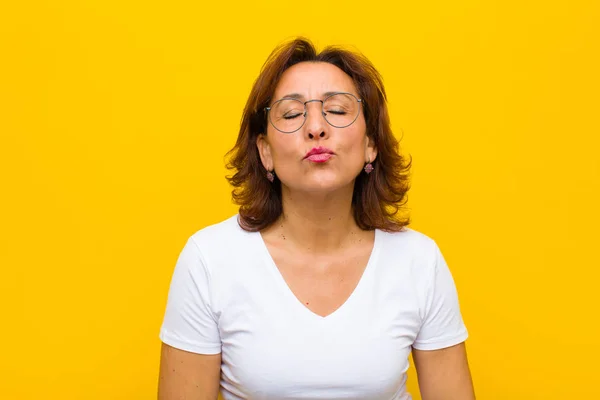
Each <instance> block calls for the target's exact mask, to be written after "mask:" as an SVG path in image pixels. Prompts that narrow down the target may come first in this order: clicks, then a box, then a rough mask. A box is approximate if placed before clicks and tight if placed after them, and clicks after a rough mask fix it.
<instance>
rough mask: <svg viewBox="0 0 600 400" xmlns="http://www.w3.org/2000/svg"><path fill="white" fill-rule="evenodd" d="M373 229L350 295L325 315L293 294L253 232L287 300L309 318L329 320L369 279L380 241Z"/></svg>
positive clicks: (355, 295) (260, 236) (262, 241)
mask: <svg viewBox="0 0 600 400" xmlns="http://www.w3.org/2000/svg"><path fill="white" fill-rule="evenodd" d="M374 231H375V236H374V238H373V248H372V249H371V253H370V255H369V259H368V260H367V265H366V266H365V269H364V270H363V272H362V275H361V277H360V279H359V280H358V283H357V284H356V286H355V287H354V289H353V290H352V292H351V293H350V295H349V296H348V297H347V298H346V300H344V302H343V303H342V304H341V305H340V306H339V307H338V308H336V309H335V310H333V311H332V312H330V313H329V314H327V315H320V314H317V313H315V312H314V311H312V310H311V309H310V308H308V307H307V306H306V305H305V304H304V303H302V301H300V299H299V298H298V297H296V295H295V294H294V292H293V291H292V289H291V288H290V286H289V285H288V283H287V281H286V280H285V278H284V277H283V274H282V273H281V271H280V270H279V267H277V264H276V263H275V260H274V259H273V256H272V255H271V252H270V251H269V248H268V247H267V243H266V242H265V240H264V238H263V237H262V234H261V233H260V232H254V233H255V235H256V237H257V239H258V242H259V247H260V250H261V252H262V253H263V257H264V258H265V260H266V261H267V264H268V268H269V270H270V272H271V273H272V274H273V276H274V278H275V280H276V281H277V285H278V286H279V287H280V289H281V290H282V292H284V295H285V296H286V298H288V300H290V301H289V302H290V303H291V306H293V307H295V308H298V307H300V308H301V310H300V311H301V312H302V313H304V314H308V316H309V317H311V318H314V319H317V320H320V321H325V320H330V319H332V318H333V317H335V316H337V315H339V314H342V313H343V312H344V310H346V309H347V308H349V307H350V306H351V305H352V303H353V302H354V301H355V298H356V297H358V296H359V294H360V291H361V288H362V287H363V286H365V285H366V284H367V283H368V282H367V281H368V280H369V279H370V274H371V270H372V269H373V268H374V264H375V263H376V258H377V253H378V251H379V245H380V242H381V238H380V236H381V232H380V231H379V229H375V230H374Z"/></svg>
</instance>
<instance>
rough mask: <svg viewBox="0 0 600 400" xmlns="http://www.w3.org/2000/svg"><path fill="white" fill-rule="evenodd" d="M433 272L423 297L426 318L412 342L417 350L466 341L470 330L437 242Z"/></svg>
mask: <svg viewBox="0 0 600 400" xmlns="http://www.w3.org/2000/svg"><path fill="white" fill-rule="evenodd" d="M434 253H435V257H434V268H433V273H432V275H430V278H429V279H428V281H429V282H428V284H427V288H426V292H425V296H424V300H425V302H424V305H425V309H424V318H423V320H422V324H421V328H420V330H419V333H418V335H417V337H416V339H415V342H414V343H413V347H414V348H415V349H417V350H437V349H443V348H446V347H450V346H454V345H456V344H459V343H462V342H464V341H465V340H466V339H467V337H468V332H467V329H466V327H465V324H464V322H463V319H462V315H461V312H460V307H459V303H458V294H457V291H456V286H455V284H454V280H453V278H452V274H451V273H450V270H449V269H448V265H447V264H446V261H445V259H444V257H443V255H442V253H441V251H440V249H439V247H438V246H437V244H436V245H435V250H434Z"/></svg>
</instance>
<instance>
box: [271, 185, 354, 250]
mask: <svg viewBox="0 0 600 400" xmlns="http://www.w3.org/2000/svg"><path fill="white" fill-rule="evenodd" d="M352 192H353V187H352V185H350V186H349V187H347V188H343V189H340V190H339V191H336V192H333V193H327V194H315V193H300V192H296V191H294V192H291V191H290V190H289V189H287V188H286V187H282V193H281V194H282V202H283V213H282V215H281V217H280V218H279V220H278V221H277V223H276V224H275V226H274V228H275V229H277V230H278V231H279V233H281V235H283V237H284V238H285V239H286V240H288V241H291V242H292V243H293V244H294V245H295V246H298V248H300V249H302V250H303V251H307V252H311V253H326V252H331V251H335V250H338V249H340V248H342V247H345V245H347V244H350V243H351V242H353V238H354V239H358V238H359V235H358V234H359V233H360V231H361V230H360V228H359V227H358V226H357V225H356V221H355V220H354V216H353V215H352Z"/></svg>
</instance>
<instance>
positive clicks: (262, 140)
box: [256, 133, 273, 171]
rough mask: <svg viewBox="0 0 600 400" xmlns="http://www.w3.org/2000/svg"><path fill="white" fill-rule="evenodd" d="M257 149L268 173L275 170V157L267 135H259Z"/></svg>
mask: <svg viewBox="0 0 600 400" xmlns="http://www.w3.org/2000/svg"><path fill="white" fill-rule="evenodd" d="M256 147H257V148H258V154H259V155H260V161H261V162H262V165H263V167H265V169H266V170H267V171H272V170H273V156H272V155H271V145H270V144H269V140H268V138H267V135H265V134H264V133H259V134H258V136H257V137H256Z"/></svg>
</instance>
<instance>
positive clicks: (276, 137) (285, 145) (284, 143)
mask: <svg viewBox="0 0 600 400" xmlns="http://www.w3.org/2000/svg"><path fill="white" fill-rule="evenodd" d="M269 134H270V135H271V136H270V143H271V155H272V157H273V159H274V160H276V161H279V162H285V161H286V160H289V159H291V158H292V159H293V158H296V157H297V152H298V148H299V147H298V146H300V144H299V143H297V142H298V139H297V137H295V136H296V135H286V134H282V133H279V132H276V133H269Z"/></svg>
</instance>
